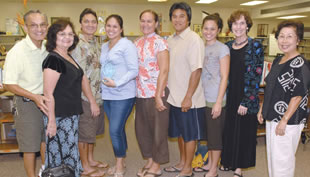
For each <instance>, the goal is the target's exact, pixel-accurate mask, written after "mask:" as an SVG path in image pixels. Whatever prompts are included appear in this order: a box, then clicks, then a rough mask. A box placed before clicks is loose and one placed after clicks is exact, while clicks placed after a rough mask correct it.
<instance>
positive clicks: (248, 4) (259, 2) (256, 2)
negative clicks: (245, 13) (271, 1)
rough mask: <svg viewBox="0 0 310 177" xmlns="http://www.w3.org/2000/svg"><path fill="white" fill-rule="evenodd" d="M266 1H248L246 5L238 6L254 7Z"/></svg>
mask: <svg viewBox="0 0 310 177" xmlns="http://www.w3.org/2000/svg"><path fill="white" fill-rule="evenodd" d="M266 2H268V1H249V2H246V3H242V4H240V5H242V6H255V5H258V4H264V3H266Z"/></svg>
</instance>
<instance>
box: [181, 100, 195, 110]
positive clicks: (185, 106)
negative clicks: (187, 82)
mask: <svg viewBox="0 0 310 177" xmlns="http://www.w3.org/2000/svg"><path fill="white" fill-rule="evenodd" d="M191 107H192V99H191V98H187V97H185V98H184V99H183V101H182V103H181V108H182V112H187V111H188V110H189V109H190V108H191Z"/></svg>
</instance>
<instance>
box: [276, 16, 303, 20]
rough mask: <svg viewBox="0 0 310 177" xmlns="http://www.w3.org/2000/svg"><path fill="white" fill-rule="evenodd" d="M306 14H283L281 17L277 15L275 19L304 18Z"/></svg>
mask: <svg viewBox="0 0 310 177" xmlns="http://www.w3.org/2000/svg"><path fill="white" fill-rule="evenodd" d="M304 17H307V16H304V15H290V16H283V17H277V19H294V18H304Z"/></svg>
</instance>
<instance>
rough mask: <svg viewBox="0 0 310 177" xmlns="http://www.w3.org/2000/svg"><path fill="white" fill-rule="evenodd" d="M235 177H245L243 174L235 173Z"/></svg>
mask: <svg viewBox="0 0 310 177" xmlns="http://www.w3.org/2000/svg"><path fill="white" fill-rule="evenodd" d="M234 176H238V177H243V176H242V174H238V173H234Z"/></svg>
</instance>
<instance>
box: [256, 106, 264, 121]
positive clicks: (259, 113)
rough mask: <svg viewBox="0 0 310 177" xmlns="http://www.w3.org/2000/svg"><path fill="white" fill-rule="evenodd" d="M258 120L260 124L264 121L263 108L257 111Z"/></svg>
mask: <svg viewBox="0 0 310 177" xmlns="http://www.w3.org/2000/svg"><path fill="white" fill-rule="evenodd" d="M257 120H258V122H259V123H260V124H263V123H264V118H263V114H262V110H261V109H260V110H259V111H258V113H257Z"/></svg>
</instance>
